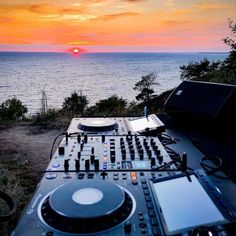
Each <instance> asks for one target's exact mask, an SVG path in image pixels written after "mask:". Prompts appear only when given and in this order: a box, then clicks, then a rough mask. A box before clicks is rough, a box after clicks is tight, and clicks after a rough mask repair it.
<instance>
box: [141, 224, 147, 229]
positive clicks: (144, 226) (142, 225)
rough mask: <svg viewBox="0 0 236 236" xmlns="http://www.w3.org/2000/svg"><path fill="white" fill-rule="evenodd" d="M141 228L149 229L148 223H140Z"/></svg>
mask: <svg viewBox="0 0 236 236" xmlns="http://www.w3.org/2000/svg"><path fill="white" fill-rule="evenodd" d="M139 227H140V228H146V227H147V224H146V223H140V224H139Z"/></svg>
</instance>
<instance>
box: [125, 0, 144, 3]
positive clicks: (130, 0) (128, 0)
mask: <svg viewBox="0 0 236 236" xmlns="http://www.w3.org/2000/svg"><path fill="white" fill-rule="evenodd" d="M122 1H124V2H131V3H137V2H144V1H147V0H122Z"/></svg>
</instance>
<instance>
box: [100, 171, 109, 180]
mask: <svg viewBox="0 0 236 236" xmlns="http://www.w3.org/2000/svg"><path fill="white" fill-rule="evenodd" d="M100 175H101V176H102V179H105V178H106V176H107V173H106V172H105V171H103V172H102V173H101V174H100Z"/></svg>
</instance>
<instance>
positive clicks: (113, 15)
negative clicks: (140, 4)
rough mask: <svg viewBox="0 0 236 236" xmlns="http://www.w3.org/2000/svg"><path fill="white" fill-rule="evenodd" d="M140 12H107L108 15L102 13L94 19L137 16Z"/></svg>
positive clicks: (106, 19)
mask: <svg viewBox="0 0 236 236" xmlns="http://www.w3.org/2000/svg"><path fill="white" fill-rule="evenodd" d="M139 15H140V13H137V12H121V13H116V14H108V15H103V16H100V17H97V18H96V19H95V20H104V21H108V20H114V19H116V18H121V17H131V16H139Z"/></svg>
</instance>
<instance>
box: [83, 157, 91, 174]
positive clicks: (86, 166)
mask: <svg viewBox="0 0 236 236" xmlns="http://www.w3.org/2000/svg"><path fill="white" fill-rule="evenodd" d="M84 165H85V171H89V169H90V163H89V159H86V160H85V164H84Z"/></svg>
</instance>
